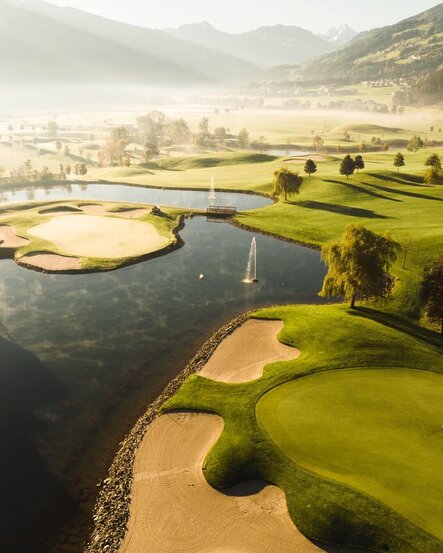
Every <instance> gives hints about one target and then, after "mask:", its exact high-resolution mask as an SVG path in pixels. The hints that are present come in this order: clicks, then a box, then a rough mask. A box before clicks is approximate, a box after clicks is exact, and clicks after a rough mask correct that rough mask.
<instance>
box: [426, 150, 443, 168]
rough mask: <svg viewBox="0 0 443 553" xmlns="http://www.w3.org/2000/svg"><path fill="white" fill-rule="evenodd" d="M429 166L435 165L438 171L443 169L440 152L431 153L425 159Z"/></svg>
mask: <svg viewBox="0 0 443 553" xmlns="http://www.w3.org/2000/svg"><path fill="white" fill-rule="evenodd" d="M425 165H426V166H427V167H435V169H437V170H438V171H441V160H440V156H439V155H438V154H431V155H430V156H429V157H428V159H427V160H426V161H425Z"/></svg>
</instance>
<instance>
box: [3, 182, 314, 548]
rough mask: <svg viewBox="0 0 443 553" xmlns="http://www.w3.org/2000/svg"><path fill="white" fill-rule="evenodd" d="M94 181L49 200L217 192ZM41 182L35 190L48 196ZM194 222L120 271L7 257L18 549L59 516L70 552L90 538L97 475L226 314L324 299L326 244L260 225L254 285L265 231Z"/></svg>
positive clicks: (234, 197) (12, 511) (12, 538)
mask: <svg viewBox="0 0 443 553" xmlns="http://www.w3.org/2000/svg"><path fill="white" fill-rule="evenodd" d="M82 186H83V190H80V189H78V188H74V186H73V188H72V192H68V193H67V194H68V195H67V196H60V191H57V190H55V189H54V190H51V191H50V193H49V194H46V193H45V191H44V190H43V189H41V192H42V193H43V194H45V195H44V198H45V199H59V198H61V197H72V198H80V199H91V198H93V199H102V200H118V201H130V202H137V201H138V202H142V203H158V204H165V203H169V201H171V202H174V203H175V205H180V206H181V205H184V206H185V207H190V206H191V205H192V207H206V205H207V193H206V192H190V193H187V194H185V192H184V191H178V192H177V191H162V190H155V196H150V197H151V198H154V197H155V199H147V195H148V194H154V192H153V189H143V188H138V187H129V186H124V185H102V184H100V185H99V184H97V185H96V184H93V185H90V186H88V187H86V189H85V186H84V185H82ZM38 190H39V189H36V190H35V191H34V193H35V198H36V199H43V197H42V198H40V197H38V195H39V194H40V192H39V191H38ZM80 192H81V194H80ZM61 193H62V194H63V193H64V191H61ZM172 193H173V194H176V195H175V196H174V195H173V194H172ZM23 194H25V196H26V191H25V190H23V191H20V190H16V191H15V196H14V198H13V200H9V199H8V198H7V199H5V198H3V199H4V200H5V201H20V200H22V199H23V197H22V195H23ZM162 194H163V196H162ZM180 199H181V200H182V201H183V203H181V202H180V201H179V200H180ZM223 201H224V202H226V203H228V204H231V205H237V206H241V208H242V209H247V208H254V207H259V206H260V205H266V203H268V202H269V200H268V199H266V198H263V197H259V196H251V195H245V194H229V195H226V196H224V197H223ZM187 202H189V203H187ZM198 202H202V203H201V204H199V205H197V204H198ZM180 234H181V236H182V238H183V239H184V242H185V246H184V247H182V248H180V249H178V250H176V251H174V252H172V253H170V254H168V255H165V256H163V257H159V258H156V259H152V260H148V261H145V262H142V263H139V264H137V265H133V266H129V267H125V268H122V269H120V270H118V271H114V272H108V273H97V274H87V275H46V274H42V273H38V272H33V271H30V270H27V269H24V268H22V267H19V266H17V265H16V264H15V263H14V262H13V261H10V260H0V377H1V382H2V388H1V392H0V393H1V396H0V410H1V412H0V415H1V424H2V428H1V430H2V432H3V436H5V438H4V444H6V446H5V451H7V455H6V456H4V457H3V459H2V463H5V466H4V467H3V471H2V474H3V478H4V480H5V481H4V482H2V485H3V488H4V489H5V490H6V491H5V497H6V500H7V502H8V508H5V509H4V510H3V511H0V517H2V518H1V520H3V521H4V522H5V521H6V522H7V524H5V525H2V526H3V528H4V530H2V533H3V534H4V536H3V538H4V539H3V540H2V536H0V542H3V543H5V544H7V546H8V549H7V550H8V553H14V552H15V551H24V550H29V551H31V550H32V551H33V552H37V551H38V547H37V546H36V544H37V543H38V541H39V540H40V539H41V540H43V539H45V538H47V536H48V535H51V531H48V532H45V531H43V530H46V529H49V530H50V529H54V533H55V534H56V541H57V540H58V542H60V540H62V543H63V545H62V546H61V547H62V548H61V549H60V551H64V552H69V551H79V550H80V549H79V545H78V540H80V539H82V538H84V537H85V534H86V533H87V531H86V530H87V528H86V527H85V520H87V519H85V517H86V516H87V515H90V509H91V505H92V502H93V500H94V497H95V495H96V491H97V488H96V483H97V481H98V480H99V479H100V478H103V477H104V476H105V474H106V470H107V468H108V467H109V465H110V463H111V461H112V457H113V454H114V453H115V451H116V449H117V446H118V442H119V441H120V440H121V439H122V438H123V436H124V435H125V433H127V432H128V431H129V430H130V428H131V427H132V425H133V424H134V423H135V421H136V419H137V418H138V417H139V416H140V415H141V414H142V413H143V412H144V410H145V409H146V407H147V405H148V404H149V402H150V401H151V400H152V399H153V398H154V397H155V396H156V395H157V394H158V393H159V392H160V391H161V389H162V388H163V386H164V385H165V384H166V383H167V381H168V380H169V379H171V378H172V377H174V376H175V375H176V374H177V373H178V372H179V371H180V370H181V369H182V368H183V367H184V366H185V364H186V362H187V361H188V360H189V359H190V358H191V357H192V356H193V354H194V353H195V351H196V350H197V348H198V347H199V346H200V345H201V343H202V342H203V340H205V339H206V338H207V337H209V335H210V334H211V333H212V332H213V331H215V330H216V329H217V328H218V327H219V326H220V325H222V324H223V323H225V322H226V321H227V320H229V319H230V318H232V317H234V316H236V315H238V314H240V313H241V312H243V311H245V310H247V309H251V308H255V307H260V306H265V305H271V304H280V303H302V302H309V303H313V302H315V303H319V302H320V301H321V300H320V299H319V298H318V296H317V292H318V291H319V290H320V288H321V283H322V280H323V277H324V274H325V267H324V265H323V264H322V263H321V261H320V256H319V253H318V252H317V251H314V250H311V249H308V248H304V247H301V246H297V245H294V244H290V243H287V242H283V241H280V240H277V239H274V238H271V237H266V236H261V235H256V238H257V271H258V279H259V282H258V283H257V284H250V285H247V284H244V283H242V279H243V277H244V273H245V268H246V262H247V257H248V252H249V246H250V243H251V239H252V237H253V236H254V234H253V233H251V232H247V231H244V230H241V229H238V228H236V227H233V226H232V225H229V224H220V223H210V222H207V221H206V219H205V218H203V217H196V218H194V219H190V220H187V221H186V226H185V228H184V229H183V230H182V231H181V233H180ZM200 273H204V274H205V275H206V278H205V280H200V279H199V278H198V275H199V274H200ZM0 468H2V467H0ZM5 475H6V477H5ZM25 500H26V501H25ZM4 505H6V502H5V503H4ZM11 506H12V507H11ZM23 520H25V527H26V531H23V524H24V523H23ZM66 521H68V527H67V528H65V531H64V534H63V537H60V533H59V529H60V525H61V524H62V523H64V522H66ZM87 522H90V520H87ZM18 528H21V529H22V531H21V532H18V530H17V529H18ZM57 532H58V535H57ZM66 536H68V537H66ZM69 542H70V543H69ZM29 544H32V545H33V547H32V548H31V549H29ZM26 548H27V549H26ZM43 550H45V551H49V549H48V548H47V546H46V549H45V548H43Z"/></svg>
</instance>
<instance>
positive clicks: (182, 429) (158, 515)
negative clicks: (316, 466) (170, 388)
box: [120, 412, 321, 553]
mask: <svg viewBox="0 0 443 553" xmlns="http://www.w3.org/2000/svg"><path fill="white" fill-rule="evenodd" d="M222 430H223V420H222V419H221V418H220V417H218V416H216V415H209V414H205V413H188V412H187V413H172V414H167V415H162V416H160V417H159V418H158V419H156V420H155V421H154V422H153V423H152V424H151V426H150V427H149V428H148V430H147V433H146V436H145V437H144V439H143V442H142V444H141V446H140V448H139V450H138V452H137V455H136V459H135V465H134V481H133V485H132V502H131V513H130V519H129V523H128V531H127V533H126V536H125V539H124V541H123V544H122V546H121V548H120V552H121V553H142V552H148V551H149V552H151V551H152V552H155V553H179V552H180V553H215V552H217V553H222V552H223V553H227V552H229V553H233V552H234V553H262V552H263V553H265V552H266V553H283V552H284V553H302V552H303V553H314V552H318V551H321V549H319V548H318V547H316V546H315V545H313V544H312V543H311V542H310V541H309V540H307V539H306V538H305V537H304V536H303V535H302V534H301V533H300V532H299V531H298V530H297V528H296V527H295V526H294V524H293V523H292V521H291V519H290V517H289V514H288V511H287V507H286V500H285V496H284V494H283V492H282V491H281V490H280V489H278V488H276V487H275V486H270V485H265V484H263V486H264V487H263V489H262V490H261V491H260V492H258V493H254V494H253V495H249V496H245V495H242V493H241V489H240V487H239V486H237V487H236V492H235V494H232V495H227V494H223V493H220V492H218V491H216V490H214V489H213V488H211V486H209V484H208V483H207V482H206V480H205V478H204V476H203V471H202V465H203V460H204V458H205V456H206V454H207V452H208V451H209V449H210V448H211V447H212V445H213V444H214V443H215V442H216V441H217V439H218V437H219V436H220V434H221V432H222Z"/></svg>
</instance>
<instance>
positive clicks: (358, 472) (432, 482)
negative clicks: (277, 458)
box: [256, 368, 443, 539]
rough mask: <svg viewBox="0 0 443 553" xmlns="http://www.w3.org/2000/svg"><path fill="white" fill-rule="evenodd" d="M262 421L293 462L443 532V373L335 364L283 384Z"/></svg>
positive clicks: (260, 410)
mask: <svg viewBox="0 0 443 553" xmlns="http://www.w3.org/2000/svg"><path fill="white" fill-rule="evenodd" d="M256 412H257V418H258V421H259V424H260V426H261V427H262V428H263V429H264V430H265V431H266V432H267V433H268V435H269V436H270V438H271V439H272V440H273V441H274V442H275V443H276V444H277V445H278V446H279V447H280V449H282V450H283V451H284V453H285V454H286V455H288V456H289V457H290V458H291V459H292V460H293V461H294V462H296V463H299V464H301V465H303V466H304V467H305V468H307V469H308V470H311V471H313V472H315V473H317V474H320V475H322V476H324V477H326V478H330V479H332V480H336V481H339V482H344V483H345V484H347V485H349V486H352V487H353V488H355V489H357V490H361V491H362V492H364V493H367V494H369V495H371V496H373V497H376V498H378V499H379V500H381V501H382V502H383V503H386V504H387V505H389V506H391V507H392V508H393V509H395V510H396V511H397V512H399V513H401V514H403V515H404V516H406V517H407V518H409V519H410V520H412V521H413V522H415V523H416V524H417V525H418V526H421V527H422V528H424V529H426V530H428V531H429V532H431V533H433V534H435V535H436V536H438V537H439V538H441V539H443V502H442V499H441V498H442V497H443V478H442V477H441V467H442V466H443V439H442V438H443V429H442V421H443V377H442V376H441V375H436V374H432V373H429V372H425V371H413V370H410V371H405V370H402V369H399V370H397V369H385V370H383V369H380V368H378V369H369V370H368V369H366V370H362V369H360V370H352V369H351V370H342V371H329V372H324V373H322V374H320V375H315V376H311V377H306V378H302V379H298V380H295V381H293V382H290V383H288V384H284V385H282V386H278V387H277V388H274V389H273V390H271V391H270V392H269V393H267V394H266V395H264V396H263V397H262V398H261V399H260V401H259V402H258V404H257V409H256Z"/></svg>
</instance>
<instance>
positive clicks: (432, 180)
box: [423, 166, 443, 184]
mask: <svg viewBox="0 0 443 553" xmlns="http://www.w3.org/2000/svg"><path fill="white" fill-rule="evenodd" d="M423 180H424V181H425V183H426V184H442V182H443V176H442V174H441V171H440V170H439V169H437V167H432V166H431V167H429V168H428V169H427V170H426V172H425V176H424V177H423Z"/></svg>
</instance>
